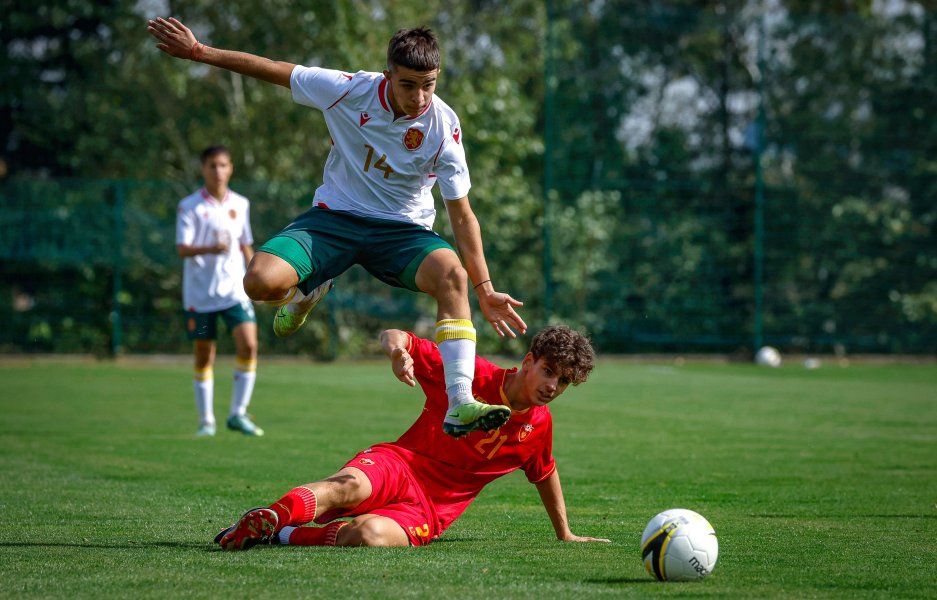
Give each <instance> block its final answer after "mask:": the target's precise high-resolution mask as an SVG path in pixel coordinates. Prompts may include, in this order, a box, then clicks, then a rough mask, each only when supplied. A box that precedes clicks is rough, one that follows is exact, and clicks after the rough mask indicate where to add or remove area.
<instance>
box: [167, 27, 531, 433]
mask: <svg viewBox="0 0 937 600" xmlns="http://www.w3.org/2000/svg"><path fill="white" fill-rule="evenodd" d="M148 30H149V32H150V34H151V35H152V36H153V37H155V38H156V39H157V40H158V43H157V44H156V47H157V48H159V49H160V50H162V51H163V52H165V53H166V54H169V55H170V56H173V57H176V58H181V59H190V60H194V61H199V62H203V63H206V64H209V65H213V66H216V67H220V68H223V69H228V70H230V71H234V72H236V73H241V74H242V75H247V76H250V77H254V78H256V79H259V80H261V81H266V82H268V83H273V84H276V85H280V86H283V87H285V88H288V89H290V90H291V91H292V94H293V99H294V100H295V101H296V102H298V103H300V104H303V105H305V106H310V107H313V108H316V109H318V110H320V111H322V113H323V114H324V116H325V122H326V124H327V125H328V128H329V133H330V135H331V139H332V144H333V145H332V150H331V152H330V153H329V158H328V161H327V162H326V165H325V172H324V175H323V184H322V186H320V187H319V188H318V189H317V190H316V193H315V197H314V199H313V208H311V209H310V210H308V211H307V212H305V213H303V214H302V215H300V216H299V217H297V218H296V219H295V220H294V221H293V223H291V224H290V225H288V226H287V227H286V228H285V229H284V230H283V231H281V232H280V233H279V234H277V235H276V236H275V237H273V238H272V239H271V240H270V241H268V242H267V243H266V244H264V245H263V246H262V247H261V248H260V249H259V251H258V252H257V255H256V256H255V257H254V259H253V260H252V261H251V263H250V266H249V267H248V271H247V276H246V277H245V279H244V285H245V288H246V290H247V293H248V295H249V296H250V297H251V298H253V299H255V300H263V301H266V302H268V303H271V304H275V305H277V306H278V307H279V308H278V310H277V314H276V317H275V318H274V325H273V328H274V331H275V332H276V334H277V335H279V336H285V335H290V334H292V333H293V332H294V331H296V330H297V329H299V327H301V326H302V324H303V323H304V322H305V320H306V315H307V314H308V313H309V311H311V310H312V308H313V307H314V306H315V305H316V304H317V303H318V302H319V301H320V300H321V299H322V297H323V296H324V295H325V294H326V293H327V292H328V291H329V289H331V286H332V279H333V278H335V277H338V276H339V275H341V274H342V273H343V272H345V270H347V269H348V268H349V267H351V266H352V265H354V264H356V263H357V264H360V265H362V266H364V268H365V269H367V270H368V272H370V273H371V274H372V275H374V276H375V277H377V278H378V279H381V280H382V281H384V282H385V283H388V284H390V285H393V286H396V287H403V288H406V289H410V290H413V291H422V292H425V293H427V294H429V295H430V296H432V297H433V298H435V299H436V303H437V313H436V318H437V323H436V333H435V340H436V342H437V343H438V344H439V352H440V354H441V356H442V367H443V369H444V370H445V375H446V390H447V396H448V407H449V408H448V410H447V411H446V412H445V413H444V415H443V430H444V431H445V432H446V433H448V434H449V435H452V436H456V437H458V436H462V435H465V434H467V433H469V432H472V431H475V430H478V429H482V430H489V431H490V430H492V429H496V428H498V427H500V426H501V425H502V424H504V422H505V421H507V419H508V418H510V410H509V409H507V408H506V407H504V406H492V405H488V404H485V403H482V402H478V401H476V400H475V399H474V398H473V397H472V369H473V366H474V364H475V362H474V359H475V343H476V336H475V328H474V325H473V324H472V320H471V307H470V305H469V298H468V293H469V289H470V288H471V289H474V290H475V292H476V294H477V296H478V303H479V306H480V308H481V310H482V313H483V314H484V315H485V319H486V320H487V321H488V322H489V323H490V324H491V326H492V327H493V328H494V329H495V331H496V332H497V333H498V334H499V335H502V336H503V335H509V336H511V337H515V334H514V331H513V330H512V327H516V328H517V329H518V330H520V331H521V333H523V332H524V331H526V329H527V326H526V324H525V323H524V321H523V320H522V319H521V318H520V316H518V315H517V313H516V312H515V311H514V307H517V306H521V305H522V304H523V303H521V302H519V301H517V300H515V299H514V298H512V297H511V296H509V295H508V294H505V293H503V292H498V291H496V290H495V288H494V285H493V284H492V282H491V277H490V275H489V272H488V266H487V263H486V261H485V255H484V250H483V247H482V238H481V229H480V227H479V224H478V220H477V219H476V217H475V214H474V212H473V211H472V208H471V205H470V204H469V199H468V191H469V188H470V187H471V183H470V181H469V173H468V166H467V165H466V161H465V151H464V149H463V147H462V130H461V127H460V124H459V119H458V117H457V115H456V114H455V112H454V111H453V110H452V109H451V108H449V106H448V105H446V104H445V103H444V102H443V101H442V100H441V99H439V98H438V97H437V96H435V94H434V93H433V92H434V90H435V88H436V79H437V77H438V75H439V72H440V71H439V68H440V60H439V48H438V45H437V41H436V37H435V36H434V35H433V34H432V32H431V31H430V30H428V29H425V28H417V29H401V30H400V31H398V32H397V34H396V35H395V36H394V37H393V38H392V39H391V41H390V44H389V45H388V50H387V69H386V70H385V71H384V72H383V73H370V72H365V71H358V72H357V73H354V74H352V73H346V72H343V71H336V70H331V69H323V68H319V67H304V66H300V65H294V64H292V63H287V62H279V61H273V60H270V59H267V58H263V57H260V56H256V55H253V54H247V53H244V52H236V51H231V50H221V49H218V48H212V47H209V46H206V45H204V44H201V43H200V42H198V41H197V40H196V39H195V36H194V35H193V34H192V32H191V31H190V30H189V29H188V28H187V27H186V26H185V25H183V24H182V23H180V22H179V21H177V20H176V19H169V20H168V21H167V20H165V19H156V20H153V21H149V23H148ZM437 181H438V182H439V186H440V190H441V192H442V196H443V199H444V200H445V206H446V210H447V212H448V214H449V218H450V223H451V225H452V232H453V234H454V236H455V240H456V245H457V246H458V248H459V254H460V255H461V259H462V260H461V262H460V260H459V255H457V254H456V252H455V250H453V248H452V247H451V246H450V245H449V244H448V243H446V241H444V240H443V239H442V238H441V237H439V236H438V235H436V234H435V233H433V231H432V226H433V221H434V219H435V216H436V210H435V207H434V201H433V196H432V188H433V186H434V185H435V184H436V182H437ZM463 263H464V266H463Z"/></svg>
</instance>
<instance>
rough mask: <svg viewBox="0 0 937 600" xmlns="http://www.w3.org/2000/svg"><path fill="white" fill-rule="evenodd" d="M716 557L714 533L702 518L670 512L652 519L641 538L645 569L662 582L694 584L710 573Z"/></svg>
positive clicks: (680, 511)
mask: <svg viewBox="0 0 937 600" xmlns="http://www.w3.org/2000/svg"><path fill="white" fill-rule="evenodd" d="M718 557H719V540H717V539H716V531H715V530H714V529H713V526H712V525H710V524H709V521H707V520H706V519H705V518H704V517H703V516H702V515H700V514H698V513H695V512H693V511H692V510H687V509H685V508H671V509H670V510H665V511H664V512H662V513H660V514H659V515H657V516H655V517H654V518H653V519H651V520H650V522H649V523H648V524H647V527H645V528H644V535H642V536H641V558H642V559H643V560H644V568H645V569H647V572H648V573H650V575H651V576H652V577H656V578H657V579H659V580H661V581H696V580H699V579H703V578H705V577H706V576H708V575H709V574H710V573H712V570H713V567H714V566H716V559H717V558H718Z"/></svg>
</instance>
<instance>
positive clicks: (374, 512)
mask: <svg viewBox="0 0 937 600" xmlns="http://www.w3.org/2000/svg"><path fill="white" fill-rule="evenodd" d="M381 346H382V347H383V349H384V352H385V354H387V356H388V358H390V361H391V368H392V370H393V372H394V375H396V377H397V379H399V380H400V381H402V382H404V383H406V384H407V385H411V386H413V385H415V384H416V383H419V384H420V386H421V387H422V388H423V393H424V394H425V396H426V402H425V404H424V407H423V410H422V412H421V413H420V416H419V417H418V418H417V420H416V422H415V423H414V424H413V425H412V426H411V427H410V429H409V430H407V432H406V433H404V434H403V436H401V437H400V439H398V440H397V441H396V442H394V443H392V444H376V445H374V446H371V447H370V448H368V449H367V450H364V451H363V452H360V453H358V455H357V456H355V457H354V458H353V459H352V460H350V461H349V462H347V463H346V464H345V466H344V468H342V469H341V470H340V471H339V472H338V473H336V474H334V475H332V476H331V477H328V478H326V479H323V480H321V481H317V482H314V483H307V484H306V485H302V486H299V487H296V488H293V489H292V490H291V491H290V492H288V493H287V494H286V495H285V496H283V497H282V498H280V499H279V500H278V501H276V502H274V503H273V504H271V505H270V507H269V508H255V509H251V510H249V511H247V512H246V513H244V515H243V516H242V517H241V518H240V519H239V520H238V522H237V523H235V524H234V525H232V526H231V527H229V528H227V529H225V530H223V531H221V532H220V533H219V534H218V535H217V536H216V537H215V542H216V543H218V544H219V545H221V547H222V548H223V549H225V550H246V549H247V548H250V547H251V546H254V545H256V544H258V543H273V544H289V545H293V546H423V545H426V544H428V543H430V542H431V541H433V540H434V539H436V538H437V537H439V536H440V535H442V533H443V532H444V531H445V530H446V528H447V527H449V525H451V524H452V522H453V521H455V520H456V519H457V518H458V517H459V515H461V514H462V512H463V511H465V509H466V508H468V505H469V504H471V502H472V501H473V500H474V499H475V497H476V496H478V494H479V492H481V490H482V488H484V487H485V486H486V485H488V484H489V483H491V482H492V481H494V480H495V479H497V478H499V477H502V476H504V475H507V474H508V473H511V472H512V471H515V470H517V469H522V470H523V471H524V474H525V475H526V476H527V480H528V481H530V482H531V483H533V484H534V485H535V486H536V487H537V491H538V492H539V494H540V500H541V502H543V506H544V508H545V509H546V511H547V515H548V516H549V517H550V521H551V523H552V524H553V530H554V532H555V533H556V537H557V539H560V540H563V541H570V542H607V541H608V540H606V539H600V538H591V537H581V536H578V535H576V534H574V533H573V532H572V531H571V530H570V528H569V521H568V519H567V516H566V502H565V501H564V499H563V488H562V487H561V486H560V476H559V474H558V473H557V471H556V462H555V461H554V460H553V418H552V416H551V415H550V410H549V409H548V408H547V404H549V403H550V402H552V401H554V400H556V398H557V397H558V396H559V395H560V394H562V393H563V392H564V391H566V388H567V387H568V386H569V385H570V384H572V385H578V384H579V383H582V382H584V381H585V380H586V378H587V377H588V376H589V373H590V372H591V371H592V367H593V364H594V362H595V355H594V352H593V350H592V345H591V344H590V343H589V340H588V339H586V338H585V337H584V336H583V335H581V334H579V333H577V332H575V331H573V330H571V329H569V328H568V327H565V326H562V325H560V326H552V327H547V328H546V329H544V330H543V331H541V332H540V333H538V334H537V335H536V336H534V339H533V340H532V342H531V344H530V351H529V352H528V353H527V355H526V356H525V357H524V359H523V361H522V362H521V366H520V369H516V368H515V369H501V368H499V367H497V366H496V365H494V364H492V363H490V362H488V361H487V360H485V359H483V358H480V357H478V358H476V359H475V381H474V390H473V391H474V392H475V395H476V396H477V397H479V398H481V399H482V400H483V401H484V402H487V403H490V404H492V405H498V406H505V407H506V408H508V410H510V411H512V412H513V416H512V417H511V420H510V421H509V422H508V423H507V424H506V425H504V426H503V427H501V428H500V429H498V430H496V431H494V432H493V433H491V434H487V433H482V432H480V431H478V432H474V433H471V434H469V435H467V436H466V437H465V439H463V440H454V439H452V438H449V437H447V436H445V435H443V434H442V433H441V432H439V429H438V427H437V425H436V423H437V422H438V419H439V417H440V416H441V415H442V414H443V413H444V412H445V411H446V409H447V401H446V385H445V381H444V378H443V377H442V376H441V375H440V373H439V371H440V367H441V366H442V364H441V362H442V358H441V357H440V353H439V349H438V348H437V346H436V344H434V343H433V342H431V341H429V340H424V339H420V338H418V337H416V336H414V335H413V334H412V333H408V332H404V331H400V330H396V329H391V330H388V331H385V332H384V333H383V334H381ZM349 517H350V518H352V520H351V521H350V522H349V521H343V520H339V519H342V518H349ZM306 523H314V524H316V525H324V527H301V525H304V524H306Z"/></svg>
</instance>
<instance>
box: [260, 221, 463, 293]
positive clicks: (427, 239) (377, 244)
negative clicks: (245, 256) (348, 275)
mask: <svg viewBox="0 0 937 600" xmlns="http://www.w3.org/2000/svg"><path fill="white" fill-rule="evenodd" d="M438 248H449V249H450V250H452V246H450V245H449V243H448V242H446V241H445V240H444V239H442V238H441V237H439V236H438V235H436V233H434V232H432V231H430V230H428V229H425V228H423V227H421V226H419V225H416V224H414V223H404V222H402V221H391V220H388V219H375V218H371V217H360V216H358V215H353V214H351V213H348V212H345V211H339V210H330V209H327V208H318V207H315V208H310V209H309V210H307V211H306V212H304V213H303V214H301V215H299V216H298V217H297V218H296V220H294V221H293V222H292V223H290V224H289V225H288V226H286V228H285V229H283V230H282V231H281V232H280V233H278V234H276V235H275V236H273V237H272V238H271V239H270V240H269V241H268V242H267V243H265V244H264V245H263V246H261V247H260V248H259V250H258V252H267V253H270V254H273V255H274V256H279V257H280V258H282V259H283V260H285V261H286V262H288V263H290V265H292V266H293V268H294V269H295V270H296V274H297V275H299V281H300V282H301V283H300V285H299V289H300V291H302V292H303V293H304V294H308V293H309V292H310V291H312V290H314V289H316V288H317V287H318V286H319V285H321V284H322V283H324V282H325V281H328V280H329V279H332V278H334V277H338V276H339V275H341V274H342V273H344V272H345V271H347V270H348V269H349V268H351V267H352V265H355V264H358V265H361V266H362V267H364V268H365V269H366V270H367V271H368V273H370V274H371V275H374V276H375V277H377V278H378V279H380V280H381V281H383V282H385V283H387V284H390V285H392V286H394V287H402V288H406V289H409V290H413V291H415V292H418V291H420V290H419V289H418V288H417V286H416V271H417V269H418V268H419V267H420V264H421V263H422V262H423V259H424V258H426V255H428V254H429V253H430V252H432V251H433V250H436V249H438Z"/></svg>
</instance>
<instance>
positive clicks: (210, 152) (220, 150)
mask: <svg viewBox="0 0 937 600" xmlns="http://www.w3.org/2000/svg"><path fill="white" fill-rule="evenodd" d="M218 154H227V155H228V158H231V151H230V150H228V148H227V146H222V145H221V144H215V145H214V146H209V147H208V148H205V149H204V150H202V164H203V165H204V164H205V161H207V160H208V159H209V158H211V157H213V156H216V155H218Z"/></svg>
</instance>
